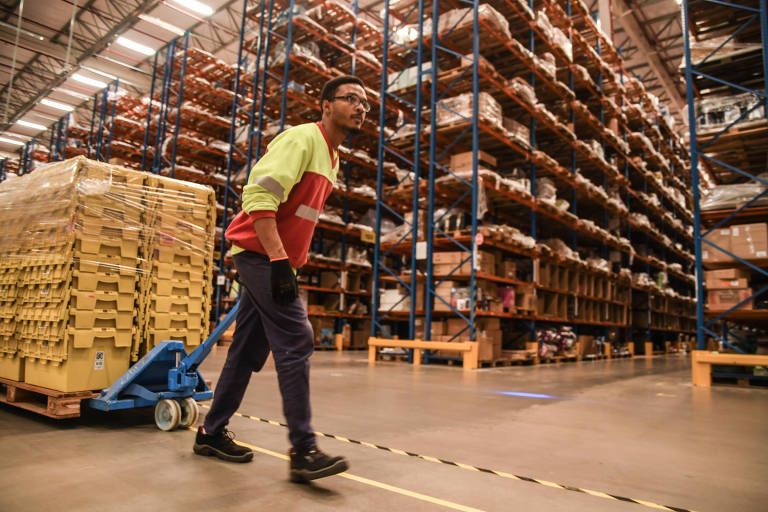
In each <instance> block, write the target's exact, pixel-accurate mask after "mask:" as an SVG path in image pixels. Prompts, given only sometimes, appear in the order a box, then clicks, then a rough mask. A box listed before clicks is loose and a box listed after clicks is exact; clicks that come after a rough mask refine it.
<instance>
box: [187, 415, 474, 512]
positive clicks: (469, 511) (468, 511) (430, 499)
mask: <svg viewBox="0 0 768 512" xmlns="http://www.w3.org/2000/svg"><path fill="white" fill-rule="evenodd" d="M235 414H237V415H238V416H242V414H238V413H235ZM189 430H191V431H193V432H197V428H195V427H189ZM235 443H237V444H239V445H240V446H245V447H246V448H250V449H251V450H253V451H254V452H259V453H263V454H264V455H269V456H270V457H275V458H277V459H283V460H286V461H287V460H289V459H290V458H289V457H288V456H287V455H285V454H284V453H279V452H276V451H273V450H269V449H267V448H262V447H260V446H255V445H252V444H249V443H245V442H243V441H235ZM334 476H339V477H341V478H346V479H347V480H352V481H354V482H358V483H361V484H365V485H370V486H371V487H378V488H379V489H384V490H385V491H390V492H394V493H396V494H402V495H403V496H408V497H409V498H415V499H417V500H421V501H426V502H427V503H433V504H435V505H441V506H443V507H446V508H450V509H452V510H459V511H461V512H485V511H483V510H482V509H479V508H474V507H467V506H466V505H460V504H459V503H454V502H452V501H447V500H443V499H440V498H435V497H434V496H428V495H426V494H422V493H420V492H415V491H409V490H408V489H403V488H402V487H397V486H394V485H390V484H385V483H384V482H379V481H377V480H371V479H370V478H365V477H362V476H358V475H353V474H351V473H349V472H348V471H345V472H344V473H339V474H337V475H334Z"/></svg>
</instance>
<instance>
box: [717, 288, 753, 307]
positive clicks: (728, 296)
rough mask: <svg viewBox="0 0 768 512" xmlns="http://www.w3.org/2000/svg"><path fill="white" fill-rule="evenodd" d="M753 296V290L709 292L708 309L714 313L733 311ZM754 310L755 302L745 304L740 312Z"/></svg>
mask: <svg viewBox="0 0 768 512" xmlns="http://www.w3.org/2000/svg"><path fill="white" fill-rule="evenodd" d="M751 295H752V289H751V288H742V289H731V290H712V291H709V292H707V307H708V308H709V309H711V310H714V311H724V310H726V309H731V308H732V307H734V306H735V305H736V304H738V303H740V302H741V301H743V300H745V299H747V298H748V297H750V296H751ZM744 309H754V300H750V301H749V302H747V303H745V304H743V305H742V306H741V307H740V308H739V310H744Z"/></svg>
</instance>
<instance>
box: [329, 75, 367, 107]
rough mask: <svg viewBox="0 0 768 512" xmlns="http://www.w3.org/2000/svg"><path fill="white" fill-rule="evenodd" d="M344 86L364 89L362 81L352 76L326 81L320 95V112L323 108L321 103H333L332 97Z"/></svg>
mask: <svg viewBox="0 0 768 512" xmlns="http://www.w3.org/2000/svg"><path fill="white" fill-rule="evenodd" d="M344 84H358V85H359V86H360V87H365V84H364V83H363V81H362V80H360V79H359V78H358V77H356V76H353V75H342V76H337V77H336V78H332V79H330V80H328V81H327V82H325V85H324V86H323V91H322V92H321V93H320V110H321V111H322V108H323V101H326V100H327V101H333V97H334V96H336V90H337V89H338V88H339V87H341V86H342V85H344Z"/></svg>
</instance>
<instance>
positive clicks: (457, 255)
mask: <svg viewBox="0 0 768 512" xmlns="http://www.w3.org/2000/svg"><path fill="white" fill-rule="evenodd" d="M468 258H469V253H468V252H464V251H440V252H435V253H433V254H432V263H433V269H432V270H433V272H434V273H435V274H436V275H445V274H448V273H449V272H451V271H452V270H453V269H454V268H456V267H457V266H458V265H459V263H462V262H464V263H462V265H461V267H460V268H458V269H456V271H455V272H454V273H453V275H456V276H468V275H469V274H470V272H471V267H470V264H471V262H472V260H470V259H468ZM465 260H467V261H465ZM476 263H477V270H478V271H479V272H485V273H486V274H492V275H493V274H495V273H496V259H495V256H494V254H493V253H491V252H487V251H478V252H477V259H476Z"/></svg>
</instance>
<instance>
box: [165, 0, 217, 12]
mask: <svg viewBox="0 0 768 512" xmlns="http://www.w3.org/2000/svg"><path fill="white" fill-rule="evenodd" d="M171 1H172V2H173V3H175V4H178V5H180V6H182V7H186V8H188V9H191V10H193V11H195V12H196V13H198V14H202V15H203V16H210V15H211V14H213V9H211V8H210V7H208V6H207V5H205V4H204V3H201V2H198V1H197V0H171Z"/></svg>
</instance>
